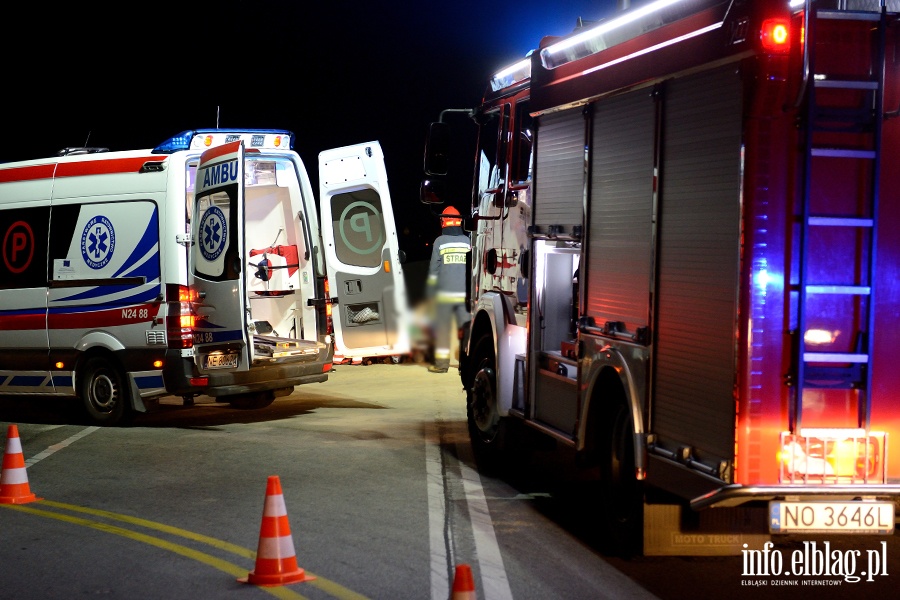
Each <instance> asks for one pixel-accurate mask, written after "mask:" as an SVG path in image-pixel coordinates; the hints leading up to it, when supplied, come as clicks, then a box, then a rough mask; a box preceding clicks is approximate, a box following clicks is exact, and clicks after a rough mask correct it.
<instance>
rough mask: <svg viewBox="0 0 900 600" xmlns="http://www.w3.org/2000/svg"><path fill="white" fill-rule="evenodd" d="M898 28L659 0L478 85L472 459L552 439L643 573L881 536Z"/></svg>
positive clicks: (745, 6)
mask: <svg viewBox="0 0 900 600" xmlns="http://www.w3.org/2000/svg"><path fill="white" fill-rule="evenodd" d="M898 12H900V3H898V2H896V1H895V0H891V1H890V2H884V1H882V0H836V1H832V0H806V1H805V2H804V1H803V0H799V1H798V0H793V1H791V2H788V0H753V1H746V0H745V1H739V0H734V1H732V0H657V1H654V2H648V3H642V4H641V5H640V6H635V7H633V8H626V9H624V10H621V11H617V12H616V13H614V14H613V15H611V16H610V17H608V18H606V19H603V20H601V21H599V22H594V23H588V22H581V21H580V22H579V26H578V27H576V29H575V31H573V32H572V33H571V34H570V35H566V36H562V37H546V38H544V39H542V40H541V41H540V44H539V45H538V47H537V48H536V49H535V50H533V51H532V52H530V53H529V55H528V56H527V57H526V58H525V59H524V60H521V61H519V62H517V63H515V64H513V65H511V66H510V67H508V68H506V69H503V70H502V71H499V72H498V73H497V74H496V75H495V76H494V77H493V78H492V79H491V81H490V83H489V85H488V87H487V91H486V93H485V95H484V97H483V101H482V102H481V104H479V105H478V106H477V107H475V108H474V109H471V110H468V111H467V112H468V114H469V115H470V116H471V117H472V119H473V120H474V121H475V123H476V125H477V131H478V134H477V149H476V152H475V155H476V156H475V157H476V160H475V165H474V176H473V179H474V183H473V186H472V211H471V216H470V217H469V218H468V219H467V220H466V221H467V222H466V227H467V229H468V230H469V231H470V234H471V237H472V248H473V250H472V256H471V265H472V270H471V281H470V283H471V285H470V298H469V300H470V307H471V317H472V318H471V321H470V323H469V329H468V332H467V340H466V342H465V344H464V346H463V351H462V352H461V358H460V366H459V372H460V376H461V378H462V383H463V386H464V388H465V390H466V392H467V394H466V395H467V408H468V410H467V414H468V426H469V432H470V435H471V440H472V444H473V446H474V450H475V452H476V456H477V457H478V458H479V462H480V464H482V465H490V464H492V462H493V461H495V460H496V459H497V458H498V457H500V456H503V457H504V459H510V460H515V458H516V457H520V456H525V455H526V454H527V452H526V451H524V450H523V449H522V445H528V444H534V443H536V440H539V441H541V442H542V443H543V442H546V439H548V438H549V439H550V440H553V441H555V443H556V444H555V445H556V446H557V447H560V448H562V449H568V452H570V453H571V455H572V456H573V457H574V459H575V460H576V462H577V463H578V464H580V465H585V466H587V467H591V468H593V469H595V473H596V474H597V476H598V478H599V479H597V481H599V485H598V488H599V489H600V490H601V491H600V501H599V503H598V506H597V512H598V513H600V520H601V522H602V524H603V525H604V527H605V529H604V531H605V532H606V534H607V539H609V540H613V541H615V543H619V544H620V545H621V546H622V547H623V548H624V547H631V548H633V549H636V550H638V551H640V550H642V551H643V552H644V553H645V554H681V555H690V554H694V555H698V554H735V553H739V552H740V551H741V550H742V549H746V548H748V547H749V548H753V547H757V548H758V547H759V545H760V544H762V543H765V542H764V541H763V540H765V541H768V540H771V539H773V537H777V536H779V535H792V534H799V535H813V534H816V535H819V534H830V533H848V534H863V535H874V536H877V535H885V534H891V533H892V532H893V530H894V522H895V514H896V510H895V505H896V504H897V501H898V497H900V443H898V442H897V440H896V439H894V440H893V442H892V438H896V437H897V436H898V435H900V398H898V391H897V390H898V389H900V369H897V368H896V365H894V364H893V361H894V360H895V358H892V356H893V352H895V351H896V348H897V347H898V345H900V329H898V326H897V315H898V314H900V277H898V265H900V240H898V238H897V236H896V235H894V234H893V232H894V231H896V230H897V228H898V227H900V170H898V169H896V168H894V169H892V168H890V165H892V164H896V163H897V160H898V158H900V156H898V154H900V119H897V118H895V117H897V116H898V112H900V110H898V109H900V54H898V50H900V23H898ZM448 110H451V109H448ZM445 113H447V111H445ZM448 114H449V113H448ZM443 117H444V114H442V121H441V122H438V123H432V124H431V125H430V126H429V132H428V136H427V141H426V151H425V172H426V179H425V180H423V185H422V194H421V199H422V201H423V202H426V203H440V202H442V201H444V198H443V197H442V194H441V186H442V185H443V186H446V185H447V179H448V177H449V176H450V175H452V173H448V168H447V166H448V164H450V160H451V158H452V149H453V148H452V145H450V144H449V143H448V140H452V139H453V137H452V135H450V134H451V133H452V132H451V131H450V129H451V125H450V119H449V118H447V119H446V120H445V119H444V118H443ZM879 232H881V234H880V235H879ZM522 424H524V425H525V427H521V426H519V425H522ZM513 431H524V432H526V433H528V434H529V435H525V436H515V441H516V442H517V444H520V445H518V446H517V445H515V444H513V443H512V441H513V439H514V438H513V435H512V432H513ZM535 433H536V435H535Z"/></svg>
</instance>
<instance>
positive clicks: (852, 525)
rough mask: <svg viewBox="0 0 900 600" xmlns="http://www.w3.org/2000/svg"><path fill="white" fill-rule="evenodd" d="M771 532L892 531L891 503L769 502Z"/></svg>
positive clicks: (892, 508) (889, 532)
mask: <svg viewBox="0 0 900 600" xmlns="http://www.w3.org/2000/svg"><path fill="white" fill-rule="evenodd" d="M769 531H770V532H771V533H798V532H802V533H861V534H882V535H890V534H892V533H893V532H894V504H893V503H892V502H786V501H779V502H770V503H769Z"/></svg>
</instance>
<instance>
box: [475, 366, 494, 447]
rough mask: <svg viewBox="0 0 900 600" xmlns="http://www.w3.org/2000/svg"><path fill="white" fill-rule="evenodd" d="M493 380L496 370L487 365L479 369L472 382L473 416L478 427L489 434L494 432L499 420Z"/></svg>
mask: <svg viewBox="0 0 900 600" xmlns="http://www.w3.org/2000/svg"><path fill="white" fill-rule="evenodd" d="M493 382H494V370H493V369H492V368H490V367H485V368H483V369H481V370H480V371H478V373H477V374H476V375H475V381H474V382H473V384H472V416H473V417H474V419H475V425H477V426H478V429H479V430H480V431H482V432H484V433H487V434H491V433H493V431H494V429H495V427H496V426H497V421H498V419H497V406H496V399H495V398H494V385H493Z"/></svg>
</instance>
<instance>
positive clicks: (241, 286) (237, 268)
mask: <svg viewBox="0 0 900 600" xmlns="http://www.w3.org/2000/svg"><path fill="white" fill-rule="evenodd" d="M243 196H244V147H243V143H242V142H240V141H237V142H231V143H228V144H224V145H222V146H217V147H215V148H211V149H209V150H207V151H206V152H204V153H203V155H202V156H201V157H200V164H199V166H198V167H197V179H196V184H195V194H194V211H193V215H194V218H193V221H192V223H191V233H192V236H193V237H192V239H193V245H192V249H191V276H192V280H193V281H192V287H193V289H194V290H196V291H197V292H198V294H199V296H200V297H199V302H200V304H199V307H198V309H197V310H198V313H199V314H198V315H197V319H196V321H195V323H194V350H195V354H194V360H195V361H196V363H197V367H198V368H199V369H200V371H201V372H203V373H208V372H210V371H215V370H231V371H246V370H248V369H249V368H250V363H251V361H252V359H253V356H252V352H253V350H252V345H250V344H248V343H247V342H248V332H247V319H246V314H247V293H246V289H245V283H244V273H243V270H244V267H243V263H244V261H243V260H242V257H244V256H246V254H245V252H244V231H243V226H244V197H243Z"/></svg>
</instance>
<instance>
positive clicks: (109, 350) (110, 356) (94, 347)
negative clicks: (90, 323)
mask: <svg viewBox="0 0 900 600" xmlns="http://www.w3.org/2000/svg"><path fill="white" fill-rule="evenodd" d="M94 333H99V334H101V335H99V336H85V338H83V339H82V343H80V344H79V346H78V350H79V352H78V357H77V358H76V360H75V382H74V386H73V387H74V388H75V395H76V397H77V398H78V399H79V400H84V398H83V394H82V391H81V381H82V380H83V378H84V377H85V374H84V369H85V366H86V365H87V364H88V362H89V361H90V360H91V359H92V358H102V359H104V360H107V361H109V362H110V363H111V364H112V365H113V366H115V367H116V368H117V369H118V370H119V373H120V374H121V375H122V377H123V378H124V380H125V382H126V385H127V386H128V395H127V396H126V399H127V404H128V406H127V408H128V409H130V410H132V411H136V412H147V407H146V405H145V404H144V401H143V399H142V398H141V390H140V388H138V386H137V382H135V380H134V375H133V374H132V373H131V372H129V371H128V370H127V369H126V368H125V365H124V364H123V363H122V360H121V358H120V355H121V353H122V352H124V351H125V347H124V346H123V345H122V344H121V343H120V342H119V340H117V339H116V338H114V337H113V336H111V335H109V334H105V333H104V332H94ZM89 338H90V339H93V341H94V342H95V343H93V344H87V343H84V342H85V340H88V339H89ZM109 340H112V341H113V342H115V343H114V344H106V343H102V342H106V341H109ZM98 342H99V343H98ZM110 346H112V347H110Z"/></svg>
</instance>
